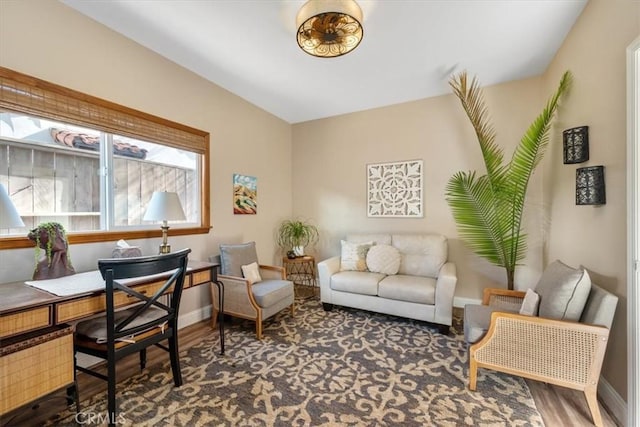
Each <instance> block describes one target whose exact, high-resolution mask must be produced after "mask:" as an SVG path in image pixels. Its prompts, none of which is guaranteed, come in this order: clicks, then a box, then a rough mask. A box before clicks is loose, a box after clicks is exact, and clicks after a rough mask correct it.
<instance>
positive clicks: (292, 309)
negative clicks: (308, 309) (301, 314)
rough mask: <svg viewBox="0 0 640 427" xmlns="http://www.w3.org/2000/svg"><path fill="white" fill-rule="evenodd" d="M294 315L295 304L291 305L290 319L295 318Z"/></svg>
mask: <svg viewBox="0 0 640 427" xmlns="http://www.w3.org/2000/svg"><path fill="white" fill-rule="evenodd" d="M295 315H296V304H295V303H293V304H291V317H295Z"/></svg>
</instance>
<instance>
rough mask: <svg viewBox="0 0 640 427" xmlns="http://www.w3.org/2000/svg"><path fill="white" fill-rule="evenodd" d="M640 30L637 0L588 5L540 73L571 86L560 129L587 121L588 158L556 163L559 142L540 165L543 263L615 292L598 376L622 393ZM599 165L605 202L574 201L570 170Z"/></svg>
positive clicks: (546, 84)
mask: <svg viewBox="0 0 640 427" xmlns="http://www.w3.org/2000/svg"><path fill="white" fill-rule="evenodd" d="M638 35H640V3H639V2H636V1H627V0H609V1H598V0H592V1H590V2H589V4H588V5H587V7H586V8H585V10H584V11H583V13H582V15H581V16H580V18H579V20H578V22H577V23H576V25H575V26H574V27H573V29H572V30H571V32H570V33H569V35H568V37H567V39H566V40H565V42H564V44H563V45H562V48H561V49H560V50H559V51H558V53H557V55H556V57H555V59H554V60H553V62H552V64H551V66H550V67H549V69H548V71H547V72H546V73H545V76H544V87H545V88H547V90H548V89H550V88H551V87H552V86H553V84H554V83H553V82H554V81H555V80H557V78H558V76H559V75H560V74H561V73H562V72H563V71H564V70H567V69H569V70H571V71H572V72H573V75H574V84H573V88H572V93H571V97H570V98H569V99H568V102H566V103H564V108H563V113H562V126H561V128H562V129H566V128H571V127H575V126H583V125H588V126H589V160H588V161H587V162H585V163H583V164H580V165H564V164H563V163H562V140H561V135H559V134H557V135H556V139H557V143H556V144H555V146H554V149H553V152H552V153H550V154H551V156H550V160H552V161H550V162H548V163H546V165H545V166H546V169H545V183H544V188H545V192H544V194H545V204H546V205H547V206H548V208H549V216H550V219H551V221H550V224H551V227H550V232H549V238H548V242H547V246H548V249H547V250H546V261H552V260H554V259H557V258H559V259H562V260H563V261H565V262H566V263H568V264H571V265H583V266H584V267H585V268H587V270H588V271H589V273H590V275H591V278H592V280H593V281H594V282H596V283H599V284H601V285H602V286H603V287H605V288H606V289H608V290H609V291H611V292H613V293H615V294H616V295H618V296H619V297H620V301H619V303H618V308H617V310H616V317H615V320H614V324H613V328H612V331H611V338H610V343H609V348H608V351H607V355H606V358H605V362H604V368H603V373H604V377H605V378H606V379H607V380H608V381H609V382H610V383H611V385H612V386H613V387H614V388H615V389H616V391H617V392H618V394H620V396H622V397H623V398H624V399H626V395H627V370H626V369H625V368H626V366H627V348H626V345H627V339H626V334H627V328H626V319H627V307H626V305H627V300H626V295H627V246H626V245H627V227H626V221H627V217H626V215H627V203H626V191H627V189H626V185H625V182H626V181H625V180H626V173H627V169H626V161H627V158H626V149H627V145H626V144H627V138H626V132H627V127H626V126H627V123H626V117H627V112H626V106H627V97H626V79H627V75H626V51H625V50H626V48H627V46H629V45H630V44H631V42H632V41H633V40H634V39H635V38H636V37H638ZM595 165H604V166H605V185H606V192H607V203H606V205H604V206H599V207H593V206H576V205H575V173H576V171H575V170H576V168H577V167H580V166H595Z"/></svg>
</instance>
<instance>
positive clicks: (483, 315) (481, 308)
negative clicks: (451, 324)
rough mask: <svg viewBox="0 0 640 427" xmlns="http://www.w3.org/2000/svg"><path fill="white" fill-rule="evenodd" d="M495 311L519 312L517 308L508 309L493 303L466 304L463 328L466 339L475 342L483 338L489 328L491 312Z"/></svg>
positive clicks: (468, 341)
mask: <svg viewBox="0 0 640 427" xmlns="http://www.w3.org/2000/svg"><path fill="white" fill-rule="evenodd" d="M494 311H501V312H508V313H517V310H515V311H514V310H506V309H505V308H504V307H500V308H498V307H494V306H491V305H481V304H467V305H465V306H464V317H463V321H462V323H463V328H464V340H465V341H466V342H467V343H469V344H473V343H475V342H477V341H479V340H480V338H482V337H483V336H484V335H485V334H486V333H487V331H488V330H489V324H490V323H491V313H493V312H494Z"/></svg>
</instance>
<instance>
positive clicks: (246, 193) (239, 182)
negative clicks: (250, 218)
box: [233, 173, 258, 215]
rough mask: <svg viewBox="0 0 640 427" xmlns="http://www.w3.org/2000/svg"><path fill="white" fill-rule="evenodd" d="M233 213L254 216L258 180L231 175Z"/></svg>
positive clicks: (256, 208) (253, 177)
mask: <svg viewBox="0 0 640 427" xmlns="http://www.w3.org/2000/svg"><path fill="white" fill-rule="evenodd" d="M233 213H234V214H236V215H255V214H257V213H258V178H256V177H255V176H247V175H241V174H239V173H234V174H233Z"/></svg>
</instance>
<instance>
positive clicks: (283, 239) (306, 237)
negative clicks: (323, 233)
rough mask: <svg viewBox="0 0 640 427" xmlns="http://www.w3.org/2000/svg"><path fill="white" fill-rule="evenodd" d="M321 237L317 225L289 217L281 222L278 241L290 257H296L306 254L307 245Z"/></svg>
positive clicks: (312, 243)
mask: <svg viewBox="0 0 640 427" xmlns="http://www.w3.org/2000/svg"><path fill="white" fill-rule="evenodd" d="M319 237H320V233H319V232H318V228H317V227H316V226H315V225H313V224H311V223H309V222H307V221H303V220H299V219H296V220H293V219H287V220H284V221H282V223H280V227H279V228H278V235H277V240H276V242H277V244H278V246H279V247H280V249H282V251H283V252H284V253H286V254H287V256H288V257H289V258H295V257H299V256H304V248H305V246H308V245H314V244H315V243H316V242H317V241H318V238H319Z"/></svg>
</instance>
